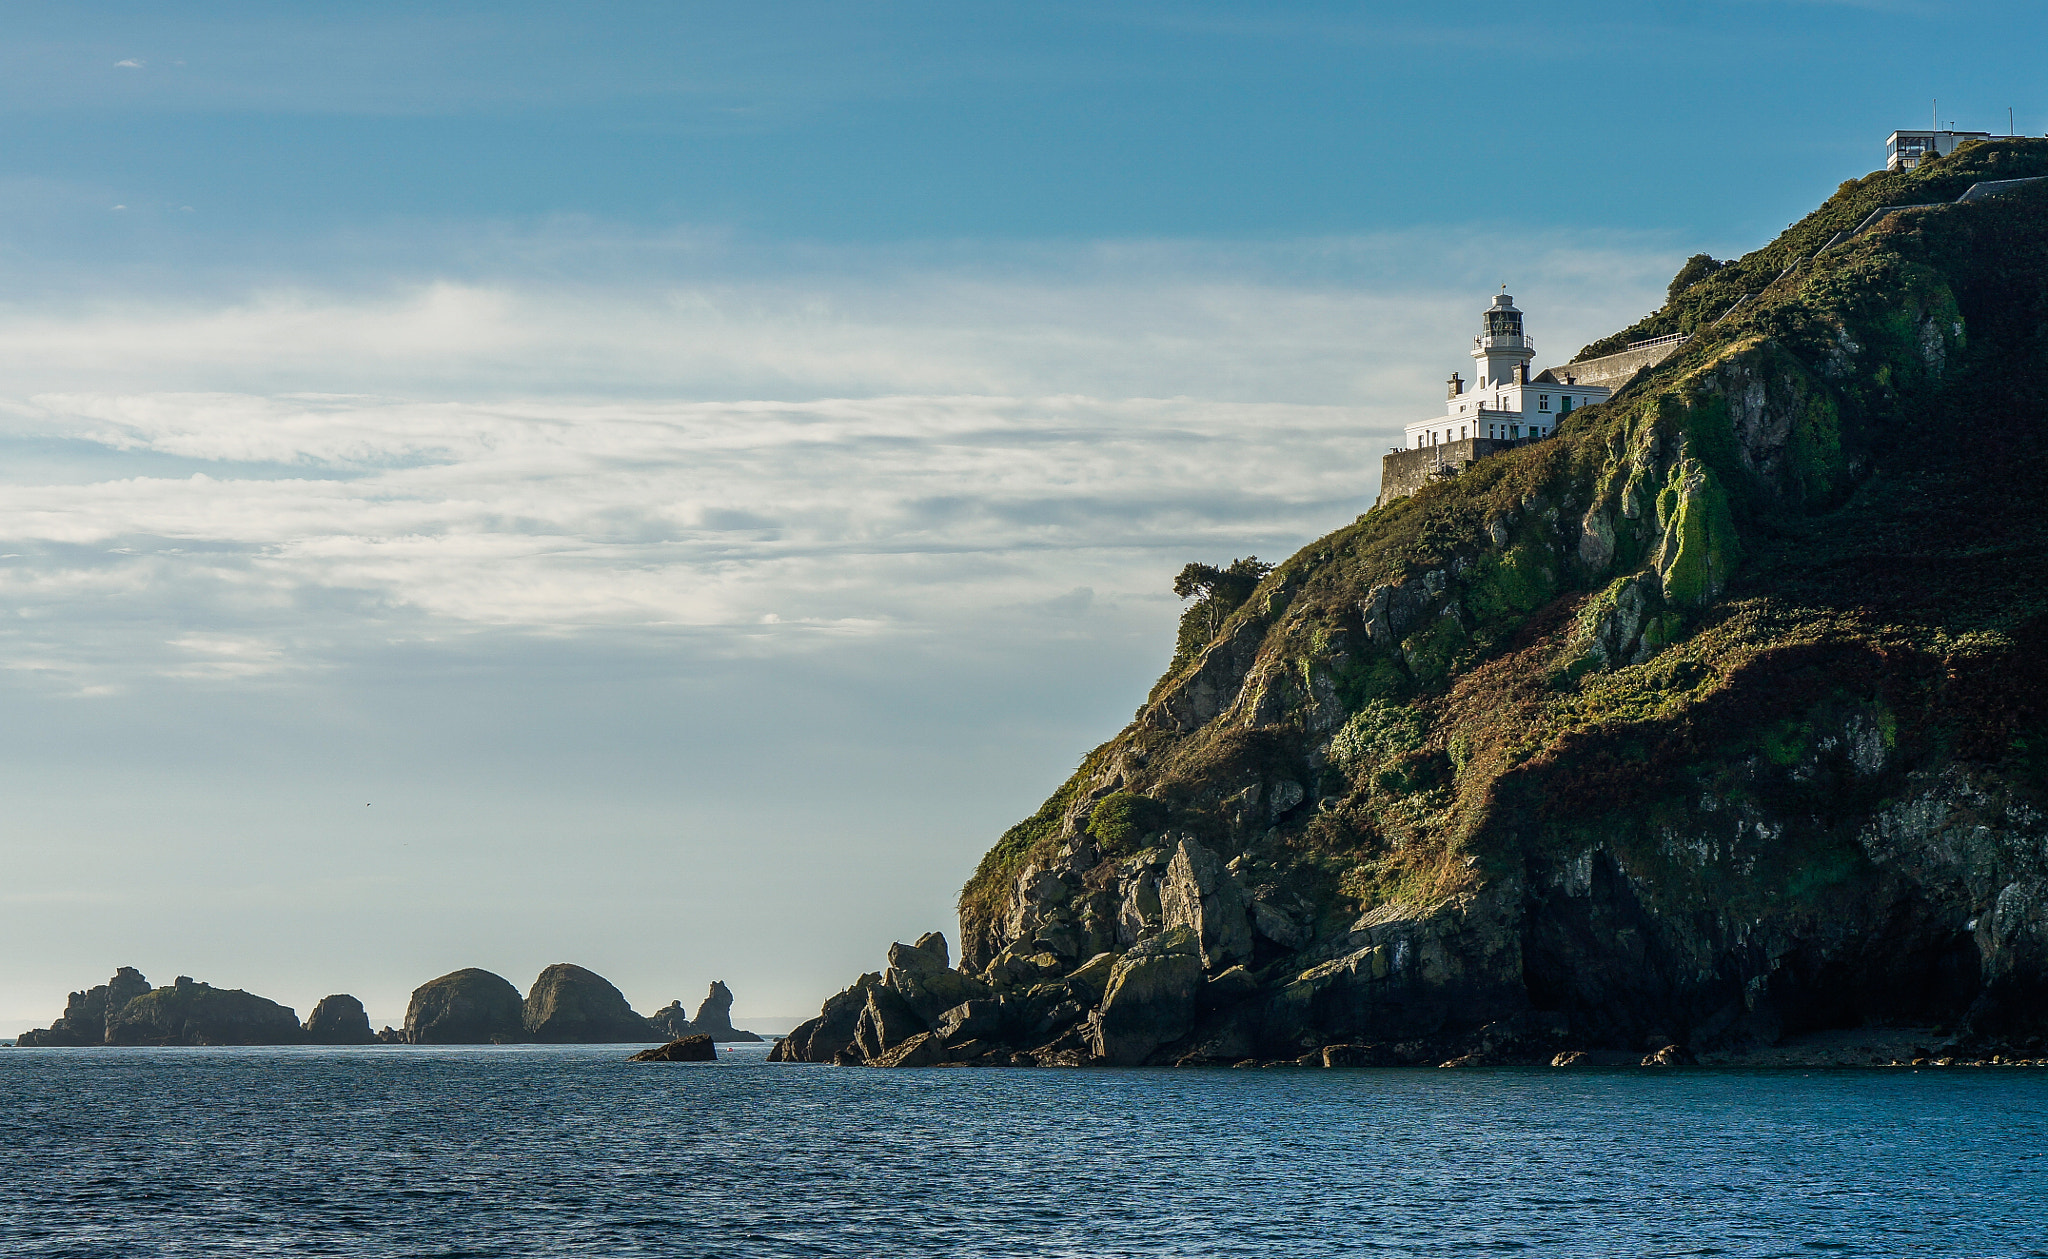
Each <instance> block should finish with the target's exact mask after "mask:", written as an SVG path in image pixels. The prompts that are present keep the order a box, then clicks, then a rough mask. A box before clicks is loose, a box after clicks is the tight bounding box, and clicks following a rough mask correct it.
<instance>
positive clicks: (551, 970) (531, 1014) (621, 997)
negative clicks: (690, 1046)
mask: <svg viewBox="0 0 2048 1259" xmlns="http://www.w3.org/2000/svg"><path fill="white" fill-rule="evenodd" d="M520 1020H521V1023H522V1025H523V1026H524V1028H525V1029H526V1035H527V1036H528V1037H529V1038H530V1039H532V1040H535V1041H538V1042H540V1043H541V1044H584V1045H603V1044H620V1043H627V1042H632V1041H643V1040H651V1039H653V1037H654V1035H655V1032H654V1029H653V1028H652V1027H651V1026H649V1025H648V1022H647V1020H646V1019H643V1018H641V1017H640V1016H639V1015H637V1014H635V1013H633V1007H632V1006H631V1005H629V1004H627V1002H626V996H625V994H624V993H622V992H620V991H619V990H618V989H617V988H615V987H613V986H612V983H611V981H610V980H608V979H606V978H605V977H604V976H602V975H599V974H597V973H596V972H595V971H590V970H585V969H584V968H583V967H581V966H573V965H571V964H569V963H568V962H557V963H555V964H554V965H553V966H550V967H548V968H547V969H546V970H543V971H542V972H541V973H540V975H539V977H538V978H536V979H535V980H534V981H533V988H532V989H531V990H530V991H529V992H528V993H527V994H526V1001H525V1003H524V1004H523V1006H522V1007H521V1010H520Z"/></svg>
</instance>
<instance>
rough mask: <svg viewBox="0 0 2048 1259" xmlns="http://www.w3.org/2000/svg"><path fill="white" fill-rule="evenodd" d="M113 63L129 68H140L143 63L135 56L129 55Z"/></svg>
mask: <svg viewBox="0 0 2048 1259" xmlns="http://www.w3.org/2000/svg"><path fill="white" fill-rule="evenodd" d="M114 64H115V65H116V66H121V67H124V68H126V69H129V70H140V69H141V68H142V67H143V64H144V63H143V62H142V61H140V60H138V59H136V58H133V57H130V58H129V59H127V60H126V61H116V62H115V63H114Z"/></svg>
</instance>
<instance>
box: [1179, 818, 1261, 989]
mask: <svg viewBox="0 0 2048 1259" xmlns="http://www.w3.org/2000/svg"><path fill="white" fill-rule="evenodd" d="M1159 910H1160V920H1161V921H1162V922H1163V923H1164V924H1165V926H1166V927H1167V928H1168V929H1169V930H1170V929H1172V928H1174V927H1185V928H1187V929H1188V931H1189V932H1190V933H1191V934H1192V935H1193V936H1194V938H1195V939H1196V940H1197V941H1198V942H1199V943H1200V947H1201V954H1202V968H1203V969H1204V970H1211V971H1220V970H1223V969H1226V968H1227V967H1230V966H1233V965H1236V964H1237V963H1240V962H1247V961H1250V960H1251V956H1252V931H1251V921H1250V919H1249V918H1248V917H1247V916H1246V900H1245V895H1244V889H1242V888H1240V887H1238V885H1237V880H1236V879H1233V878H1232V877H1231V876H1230V872H1229V871H1228V870H1226V869H1224V868H1223V861H1222V859H1221V858H1219V857H1218V856H1217V855H1216V854H1215V853H1213V852H1211V851H1209V849H1207V848H1205V847H1203V846H1202V845H1201V844H1198V843H1196V842H1195V841H1194V840H1192V839H1189V838H1183V839H1182V840H1181V841H1180V846H1179V847H1178V848H1177V849H1176V850H1175V851H1174V854H1173V860H1172V862H1171V863H1169V864H1168V865H1167V867H1166V882H1165V883H1164V884H1163V885H1162V886H1161V887H1160V889H1159Z"/></svg>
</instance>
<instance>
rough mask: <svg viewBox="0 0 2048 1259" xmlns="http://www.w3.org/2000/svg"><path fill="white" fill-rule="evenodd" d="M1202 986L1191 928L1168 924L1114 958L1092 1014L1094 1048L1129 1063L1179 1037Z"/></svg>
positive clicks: (1106, 1056)
mask: <svg viewBox="0 0 2048 1259" xmlns="http://www.w3.org/2000/svg"><path fill="white" fill-rule="evenodd" d="M1201 987H1202V957H1201V953H1200V949H1199V945H1198V944H1197V942H1196V939H1195V936H1194V933H1193V932H1192V931H1190V930H1189V929H1188V928H1186V927H1182V926H1175V927H1169V928H1167V929H1166V930H1165V931H1164V932H1162V933H1160V934H1159V935H1157V936H1155V937H1153V938H1152V939H1150V940H1146V941H1143V942H1141V943H1140V944H1138V945H1137V946H1136V947H1135V948H1133V949H1131V951H1130V952H1128V953H1126V954H1124V955H1123V957H1122V958H1121V959H1119V960H1118V962H1117V964H1116V968H1115V970H1114V971H1113V972H1112V974H1111V975H1110V980H1109V990H1108V992H1107V993H1105V994H1104V996H1103V998H1102V1008H1101V1012H1100V1014H1099V1016H1098V1018H1097V1019H1096V1023H1095V1029H1094V1032H1095V1035H1094V1045H1093V1046H1092V1048H1093V1050H1094V1054H1095V1056H1096V1057H1097V1058H1100V1059H1101V1060H1102V1061H1104V1062H1107V1063H1110V1064H1112V1065H1115V1066H1134V1065H1137V1064H1139V1063H1142V1062H1144V1061H1145V1059H1146V1058H1148V1057H1149V1056H1151V1053H1152V1051H1153V1050H1155V1049H1157V1048H1159V1046H1161V1045H1163V1044H1166V1043H1168V1042H1169V1041H1174V1040H1178V1039H1180V1038H1181V1037H1182V1036H1184V1035H1186V1034H1187V1032H1188V1029H1189V1028H1190V1027H1191V1026H1192V1025H1193V1023H1194V1017H1195V998H1196V996H1197V994H1198V993H1200V991H1201Z"/></svg>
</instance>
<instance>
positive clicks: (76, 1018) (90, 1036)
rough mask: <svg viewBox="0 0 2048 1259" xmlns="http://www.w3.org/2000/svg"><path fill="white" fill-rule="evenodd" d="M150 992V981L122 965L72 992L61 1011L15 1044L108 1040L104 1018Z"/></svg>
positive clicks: (74, 1044)
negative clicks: (109, 975) (99, 981)
mask: <svg viewBox="0 0 2048 1259" xmlns="http://www.w3.org/2000/svg"><path fill="white" fill-rule="evenodd" d="M148 991H149V981H148V980H147V979H144V978H143V977H142V972H141V971H139V970H136V969H135V968H134V967H133V966H123V967H122V968H121V969H119V970H117V971H115V972H114V977H113V978H112V979H109V980H108V981H107V982H106V983H103V984H98V985H96V986H94V987H92V988H88V989H86V990H85V991H84V992H74V993H72V994H71V997H70V1000H68V1001H67V1002H65V1004H64V1013H63V1014H62V1015H61V1016H60V1017H58V1018H57V1020H56V1021H55V1022H53V1023H51V1024H50V1026H48V1027H47V1028H42V1029H39V1030H36V1031H29V1032H23V1033H22V1034H21V1035H20V1036H19V1037H17V1038H16V1040H15V1044H16V1045H18V1046H20V1047H22V1048H24V1049H25V1048H29V1047H31V1046H38V1045H39V1046H43V1047H45V1048H76V1047H80V1046H85V1045H104V1044H106V1043H107V1017H108V1015H109V1014H119V1013H120V1012H121V1010H122V1009H123V1008H124V1007H126V1006H127V1004H128V1003H129V1002H130V1001H133V1000H134V999H135V998H137V997H139V996H141V995H142V994H143V993H145V992H148Z"/></svg>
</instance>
